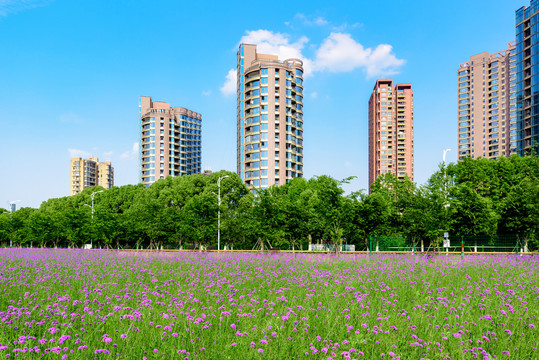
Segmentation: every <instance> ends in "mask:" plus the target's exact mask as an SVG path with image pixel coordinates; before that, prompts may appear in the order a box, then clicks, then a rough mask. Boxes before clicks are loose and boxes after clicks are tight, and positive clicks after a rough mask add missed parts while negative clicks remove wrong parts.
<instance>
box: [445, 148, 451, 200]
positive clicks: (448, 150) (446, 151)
mask: <svg viewBox="0 0 539 360" xmlns="http://www.w3.org/2000/svg"><path fill="white" fill-rule="evenodd" d="M450 151H451V149H444V155H443V161H444V200H446V201H447V181H446V173H447V172H446V170H445V155H446V154H447V153H448V152H450ZM444 207H449V204H444Z"/></svg>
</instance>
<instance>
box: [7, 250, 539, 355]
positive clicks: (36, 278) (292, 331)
mask: <svg viewBox="0 0 539 360" xmlns="http://www.w3.org/2000/svg"><path fill="white" fill-rule="evenodd" d="M538 268H539V260H538V259H535V258H533V257H526V256H523V257H516V256H514V255H511V256H507V255H503V256H490V255H489V256H486V255H479V256H468V257H465V259H464V260H460V257H452V256H439V257H435V258H430V259H429V258H424V257H421V256H412V255H380V256H373V257H371V258H369V257H368V256H366V255H353V256H350V255H341V256H335V255H309V254H301V255H298V254H296V255H294V254H273V255H265V254H253V253H250V254H241V253H232V254H226V253H220V254H217V253H211V254H206V253H172V254H171V253H167V254H162V253H161V254H159V253H123V252H112V251H110V252H109V251H83V250H52V249H46V250H36V249H32V250H30V249H2V250H0V321H1V322H0V324H1V325H0V326H1V329H0V343H1V347H0V349H1V350H0V356H7V355H8V354H9V355H10V357H12V358H13V357H16V358H20V359H40V358H65V359H93V358H97V359H100V358H115V359H116V358H121V359H144V358H147V359H158V358H159V359H161V358H173V359H177V358H181V359H183V358H187V359H193V358H198V359H234V360H237V359H256V358H261V359H262V358H265V359H296V358H319V359H329V358H332V359H361V358H366V359H379V358H381V357H383V358H384V359H421V358H424V359H469V358H475V357H479V358H481V359H485V358H486V359H494V358H505V357H509V358H516V359H534V358H539V351H538V350H537V347H538V344H539V341H538V339H537V337H538V336H537V335H538V334H537V327H536V325H539V324H537V316H538V313H539V306H538V305H539V277H538V276H537V272H538Z"/></svg>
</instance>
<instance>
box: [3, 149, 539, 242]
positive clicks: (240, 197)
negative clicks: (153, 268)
mask: <svg viewBox="0 0 539 360" xmlns="http://www.w3.org/2000/svg"><path fill="white" fill-rule="evenodd" d="M223 176H228V177H226V178H225V179H223V180H222V181H221V191H220V193H221V200H222V202H221V206H220V207H219V206H218V199H217V193H218V186H217V180H218V179H219V178H220V177H223ZM351 179H352V178H348V179H344V180H337V179H333V178H331V177H329V176H325V175H324V176H316V177H313V178H311V179H308V180H307V179H303V178H295V179H293V180H292V181H290V182H289V183H287V184H285V185H282V186H272V187H270V188H269V189H264V190H261V191H259V192H257V193H256V194H253V193H252V192H250V191H249V190H248V189H247V188H246V187H245V185H244V184H243V183H242V181H241V179H240V178H239V177H238V176H237V174H235V173H232V172H227V171H220V172H216V173H213V174H211V175H210V176H204V175H201V174H197V175H189V176H181V177H167V178H166V179H162V180H159V181H157V182H155V183H153V184H152V185H151V186H149V187H145V186H144V185H142V184H138V185H125V186H120V187H113V188H111V189H108V190H104V189H102V188H100V187H94V188H87V189H85V190H84V191H82V193H80V194H78V195H75V196H69V197H63V198H53V199H49V200H47V201H45V202H43V203H42V204H41V206H40V207H39V208H38V209H34V208H21V209H19V210H18V211H15V212H13V213H10V212H8V211H7V210H6V209H0V245H2V246H9V245H10V244H11V245H12V246H24V247H27V246H32V247H83V246H84V245H85V244H90V243H91V244H92V246H93V247H94V248H96V247H100V248H127V249H142V248H150V249H161V248H174V249H179V248H197V249H199V248H209V249H212V248H213V249H215V248H217V230H218V229H217V216H218V210H220V214H221V226H220V230H221V238H220V239H221V241H220V246H221V249H223V247H224V246H226V247H227V248H229V249H230V248H234V249H252V248H254V247H256V246H261V245H262V244H264V246H266V247H270V246H271V247H273V248H277V249H300V248H306V247H307V244H311V243H312V244H321V243H332V244H343V243H346V244H353V245H355V246H356V250H365V249H366V248H367V247H368V239H369V238H370V237H374V236H386V239H388V238H389V237H387V236H388V235H390V236H391V237H392V238H393V239H398V240H394V241H396V243H398V245H402V246H409V245H410V244H421V245H422V246H425V247H428V246H431V245H432V244H439V243H440V242H441V241H442V238H443V234H444V233H445V232H449V233H450V234H451V235H452V236H462V237H468V238H469V237H474V236H476V237H483V238H495V237H496V236H497V235H500V234H517V235H518V236H519V237H520V238H521V239H524V240H525V241H526V242H527V243H528V244H529V248H530V249H537V248H538V245H539V231H538V230H539V162H538V158H537V156H528V157H519V156H512V157H509V158H505V157H502V158H500V159H497V160H489V159H476V160H474V159H471V158H467V159H465V160H463V161H460V162H458V163H456V164H453V163H452V164H448V165H447V166H443V165H440V166H439V168H438V170H437V171H436V172H435V173H434V174H433V175H432V176H431V177H430V179H429V180H428V181H427V183H426V184H424V185H421V186H416V185H415V184H414V183H412V181H410V179H403V180H399V179H396V178H395V177H394V176H392V175H390V174H384V175H383V176H381V177H379V178H378V179H377V180H376V181H375V182H374V183H373V184H372V185H371V188H370V193H367V192H366V191H358V192H352V193H349V194H346V193H345V191H344V190H343V185H344V184H346V183H347V182H349V181H350V180H351ZM101 190H104V191H102V192H99V193H96V192H97V191H101ZM92 193H95V195H94V214H93V218H92V214H91V213H92V210H91V206H90V205H91V195H92ZM387 241H390V240H387Z"/></svg>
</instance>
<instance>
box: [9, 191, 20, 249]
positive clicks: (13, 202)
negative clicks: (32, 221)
mask: <svg viewBox="0 0 539 360" xmlns="http://www.w3.org/2000/svg"><path fill="white" fill-rule="evenodd" d="M18 202H21V201H20V200H11V201H10V202H9V221H10V222H11V221H12V220H13V211H16V210H17V209H16V208H15V206H13V205H15V204H16V203H18ZM12 246H13V244H12V241H11V236H10V237H9V247H12Z"/></svg>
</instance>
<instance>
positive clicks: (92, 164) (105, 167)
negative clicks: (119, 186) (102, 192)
mask: <svg viewBox="0 0 539 360" xmlns="http://www.w3.org/2000/svg"><path fill="white" fill-rule="evenodd" d="M70 179H71V184H70V185H71V186H70V195H76V194H79V193H80V192H82V190H84V189H86V188H88V187H92V186H101V187H103V188H105V189H110V188H111V187H113V186H114V168H113V167H112V165H111V163H110V161H105V162H101V163H100V162H99V159H98V158H96V157H90V158H88V160H84V159H83V158H80V157H74V158H71V170H70Z"/></svg>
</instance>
